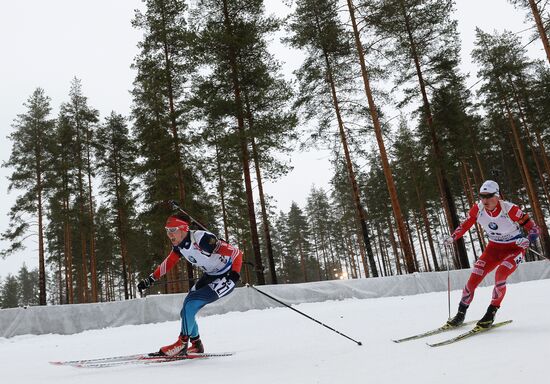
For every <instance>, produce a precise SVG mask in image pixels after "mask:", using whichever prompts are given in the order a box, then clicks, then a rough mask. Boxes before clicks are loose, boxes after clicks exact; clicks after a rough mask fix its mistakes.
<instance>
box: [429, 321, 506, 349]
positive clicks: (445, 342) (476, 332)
mask: <svg viewBox="0 0 550 384" xmlns="http://www.w3.org/2000/svg"><path fill="white" fill-rule="evenodd" d="M511 322H512V320H506V321H501V322H500V323H495V324H493V325H492V326H491V327H489V328H483V327H479V326H477V325H476V326H475V327H474V328H473V329H471V330H469V331H468V332H464V333H462V334H460V335H458V336H456V337H452V338H450V339H447V340H443V341H440V342H439V343H433V344H430V343H427V344H428V345H429V346H430V347H440V346H442V345H449V344H452V343H456V342H457V341H460V340H464V339H467V338H469V337H472V336H475V335H479V334H480V333H484V332H487V331H490V330H491V329H494V328H498V327H502V326H503V325H506V324H510V323H511Z"/></svg>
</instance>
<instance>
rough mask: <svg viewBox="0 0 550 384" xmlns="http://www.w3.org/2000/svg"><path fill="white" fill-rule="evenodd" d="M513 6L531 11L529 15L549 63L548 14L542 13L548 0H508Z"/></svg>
mask: <svg viewBox="0 0 550 384" xmlns="http://www.w3.org/2000/svg"><path fill="white" fill-rule="evenodd" d="M508 1H510V2H511V3H512V4H514V5H515V6H518V7H521V8H524V9H529V10H530V11H531V16H532V17H533V21H534V22H535V25H536V27H537V32H538V34H539V36H538V37H539V38H540V40H541V42H542V45H543V47H544V51H545V52H546V58H547V59H548V63H549V64H550V43H549V42H548V23H549V22H550V15H549V14H548V12H546V14H545V13H544V11H545V10H547V7H548V6H550V4H549V3H548V0H536V1H535V0H508Z"/></svg>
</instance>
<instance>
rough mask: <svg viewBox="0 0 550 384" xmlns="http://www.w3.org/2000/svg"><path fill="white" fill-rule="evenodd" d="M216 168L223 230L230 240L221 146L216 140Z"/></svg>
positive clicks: (226, 237)
mask: <svg viewBox="0 0 550 384" xmlns="http://www.w3.org/2000/svg"><path fill="white" fill-rule="evenodd" d="M215 147H216V168H217V172H218V192H219V194H220V200H221V205H222V220H223V231H224V234H225V239H226V240H229V223H228V219H227V208H226V206H225V183H224V181H223V172H222V163H221V160H220V148H219V147H218V144H217V140H216V145H215Z"/></svg>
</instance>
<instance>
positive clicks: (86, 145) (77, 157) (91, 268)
mask: <svg viewBox="0 0 550 384" xmlns="http://www.w3.org/2000/svg"><path fill="white" fill-rule="evenodd" d="M69 97H70V100H69V101H68V102H66V103H64V104H62V105H61V111H60V115H61V117H60V118H61V119H62V120H63V122H64V123H65V124H67V125H68V127H67V128H68V129H69V130H70V134H72V135H74V147H72V149H73V150H74V152H73V154H72V155H73V157H72V166H73V167H74V168H73V169H74V172H75V181H76V190H75V193H76V199H75V205H76V209H77V211H78V214H79V217H78V232H79V233H78V236H79V238H80V244H79V246H80V260H79V261H80V266H79V268H78V277H79V278H78V282H77V293H78V299H79V302H88V301H90V300H91V301H93V302H95V301H97V271H96V267H95V257H96V252H95V234H94V206H93V204H94V198H93V193H92V178H93V177H94V173H93V169H92V161H93V159H92V157H91V155H92V151H93V148H92V145H93V135H94V132H93V131H94V129H95V124H96V123H97V122H98V120H99V112H98V111H97V110H95V109H93V108H91V107H90V106H88V101H87V98H86V97H85V96H84V94H83V91H82V83H81V81H80V80H79V79H77V78H74V79H73V81H72V83H71V89H70V92H69ZM88 273H90V274H91V281H90V283H91V284H89V283H88ZM90 285H91V292H90Z"/></svg>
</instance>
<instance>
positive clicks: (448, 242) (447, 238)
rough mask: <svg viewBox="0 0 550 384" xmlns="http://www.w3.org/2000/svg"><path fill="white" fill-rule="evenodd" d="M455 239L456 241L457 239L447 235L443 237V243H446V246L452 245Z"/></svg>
mask: <svg viewBox="0 0 550 384" xmlns="http://www.w3.org/2000/svg"><path fill="white" fill-rule="evenodd" d="M454 241H455V239H454V238H453V237H452V236H445V237H444V238H443V245H445V246H449V245H452V244H453V242H454Z"/></svg>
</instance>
